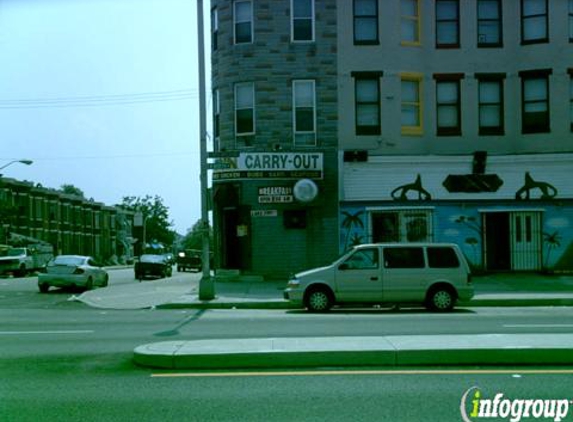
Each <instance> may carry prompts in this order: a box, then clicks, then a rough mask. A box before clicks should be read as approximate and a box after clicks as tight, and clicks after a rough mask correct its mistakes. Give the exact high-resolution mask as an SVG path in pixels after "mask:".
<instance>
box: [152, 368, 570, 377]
mask: <svg viewBox="0 0 573 422" xmlns="http://www.w3.org/2000/svg"><path fill="white" fill-rule="evenodd" d="M475 374H478V375H504V374H512V375H513V374H519V375H522V374H523V375H571V374H573V369H519V368H516V369H422V370H418V369H412V370H355V371H343V370H341V371H331V370H325V371H304V370H302V371H269V372H265V371H262V372H255V371H253V372H175V373H167V374H151V377H152V378H221V377H306V376H337V375H475Z"/></svg>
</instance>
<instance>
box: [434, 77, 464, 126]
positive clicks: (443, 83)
mask: <svg viewBox="0 0 573 422" xmlns="http://www.w3.org/2000/svg"><path fill="white" fill-rule="evenodd" d="M462 77H463V75H459V74H446V75H434V78H435V79H436V118H437V123H436V126H437V132H436V133H437V135H438V136H456V135H461V134H462V124H461V105H460V80H461V79H462Z"/></svg>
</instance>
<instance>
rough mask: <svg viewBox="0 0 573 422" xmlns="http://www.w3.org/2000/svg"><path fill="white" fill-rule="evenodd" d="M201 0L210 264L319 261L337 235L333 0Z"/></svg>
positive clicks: (279, 272) (280, 270)
mask: <svg viewBox="0 0 573 422" xmlns="http://www.w3.org/2000/svg"><path fill="white" fill-rule="evenodd" d="M211 6H212V9H211V17H212V19H211V31H212V33H211V36H212V37H211V38H212V52H211V53H212V88H213V93H212V94H213V95H212V98H213V127H214V137H213V138H214V153H213V156H215V157H216V158H215V163H214V167H215V170H214V171H213V213H214V226H215V238H216V239H215V242H216V250H217V266H218V267H219V268H226V269H239V270H241V271H242V272H243V273H251V274H257V275H263V276H265V277H285V276H287V275H288V274H289V273H292V272H295V271H300V270H303V269H306V268H310V267H314V266H318V265H323V264H324V263H325V262H328V261H331V260H333V259H334V258H335V257H336V256H337V254H338V244H339V242H338V226H339V212H338V194H339V184H338V136H337V130H338V104H337V95H338V89H337V88H338V87H337V84H338V73H337V48H338V47H337V10H336V2H334V1H319V0H316V1H313V0H273V1H257V0H236V1H229V0H226V1H218V0H214V1H212V2H211Z"/></svg>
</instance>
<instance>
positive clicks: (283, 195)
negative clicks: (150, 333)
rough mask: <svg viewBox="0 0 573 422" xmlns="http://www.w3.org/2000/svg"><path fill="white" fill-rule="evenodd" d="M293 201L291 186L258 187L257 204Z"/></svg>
mask: <svg viewBox="0 0 573 422" xmlns="http://www.w3.org/2000/svg"><path fill="white" fill-rule="evenodd" d="M293 201H294V196H293V193H292V186H267V187H262V188H259V204H288V203H291V202H293Z"/></svg>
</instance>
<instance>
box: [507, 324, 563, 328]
mask: <svg viewBox="0 0 573 422" xmlns="http://www.w3.org/2000/svg"><path fill="white" fill-rule="evenodd" d="M504 327H505V328H573V324H504Z"/></svg>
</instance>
